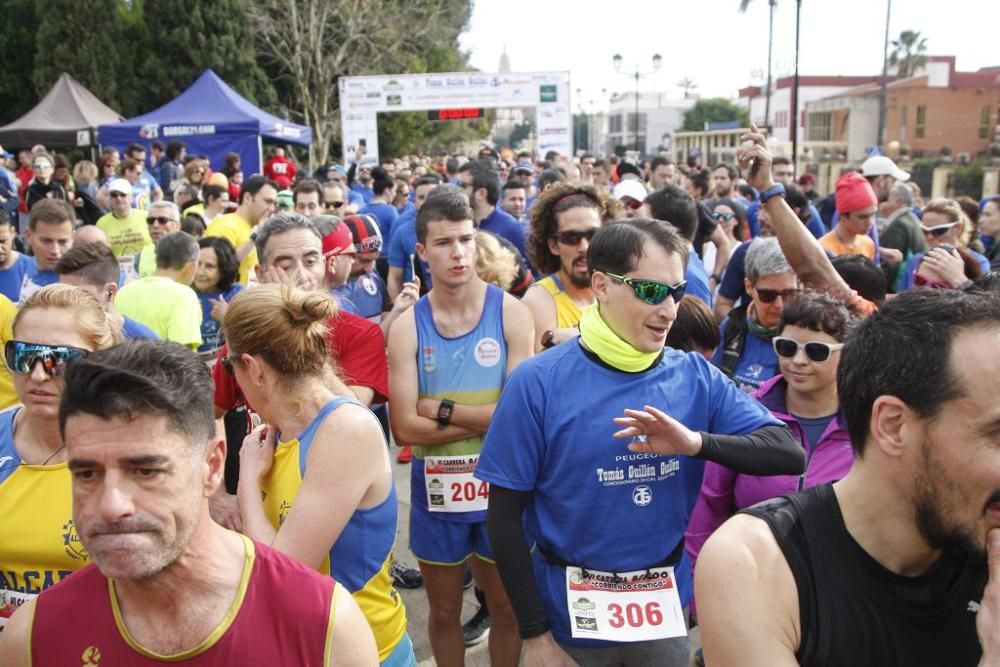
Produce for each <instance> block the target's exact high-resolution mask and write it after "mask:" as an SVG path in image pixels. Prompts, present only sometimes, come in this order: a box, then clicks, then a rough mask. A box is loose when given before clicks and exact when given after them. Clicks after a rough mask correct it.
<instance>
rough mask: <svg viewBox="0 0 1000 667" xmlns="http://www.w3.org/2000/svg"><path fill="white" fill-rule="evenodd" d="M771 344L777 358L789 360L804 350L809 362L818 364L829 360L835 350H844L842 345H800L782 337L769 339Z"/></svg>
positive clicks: (817, 342) (818, 343)
mask: <svg viewBox="0 0 1000 667" xmlns="http://www.w3.org/2000/svg"><path fill="white" fill-rule="evenodd" d="M771 344H772V345H773V346H774V351H775V352H776V353H777V354H778V356H779V357H785V358H786V359H791V358H792V357H794V356H795V355H796V354H798V353H799V350H801V349H803V348H804V349H805V351H806V356H807V357H809V359H810V361H815V362H816V363H818V364H821V363H823V362H824V361H826V360H827V359H829V358H830V355H831V354H833V353H834V352H836V351H837V350H842V349H844V344H843V343H824V342H822V341H818V340H811V341H809V342H806V343H800V342H799V341H797V340H795V339H794V338H785V337H784V336H775V337H774V338H772V339H771Z"/></svg>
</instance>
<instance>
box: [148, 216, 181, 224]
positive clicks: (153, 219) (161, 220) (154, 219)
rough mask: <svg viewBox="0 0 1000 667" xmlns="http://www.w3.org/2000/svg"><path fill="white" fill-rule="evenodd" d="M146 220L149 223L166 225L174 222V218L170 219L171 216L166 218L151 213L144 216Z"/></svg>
mask: <svg viewBox="0 0 1000 667" xmlns="http://www.w3.org/2000/svg"><path fill="white" fill-rule="evenodd" d="M146 222H147V223H148V224H150V225H155V224H160V225H168V224H170V223H171V222H174V220H172V219H171V218H166V217H163V216H160V215H151V216H149V217H147V218H146Z"/></svg>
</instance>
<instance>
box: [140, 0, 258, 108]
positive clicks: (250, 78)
mask: <svg viewBox="0 0 1000 667" xmlns="http://www.w3.org/2000/svg"><path fill="white" fill-rule="evenodd" d="M143 22H144V23H145V25H146V28H147V30H148V32H149V34H150V35H151V36H153V39H152V40H151V43H150V45H149V49H148V50H147V52H146V53H145V54H144V55H145V58H143V59H142V61H141V62H142V64H141V66H140V68H139V72H140V73H141V80H142V82H143V86H142V87H143V89H144V93H145V103H146V107H147V108H153V107H157V106H159V105H161V104H163V103H165V102H168V101H170V100H171V99H173V98H174V97H176V96H177V95H178V94H179V93H181V92H183V91H184V90H185V89H186V88H187V87H188V86H190V85H191V84H192V83H193V82H194V81H195V79H197V78H198V77H199V76H200V75H201V73H202V72H204V71H205V70H206V69H212V70H214V71H215V73H216V74H218V75H219V76H220V77H222V79H224V80H225V81H226V83H228V84H229V85H230V86H232V87H233V88H234V89H236V90H237V91H238V92H239V93H240V94H241V95H244V96H245V97H246V98H247V99H249V100H250V101H251V102H253V103H255V104H257V105H259V106H262V107H266V108H269V109H276V106H277V96H276V95H275V91H274V87H273V86H272V85H271V82H270V81H269V80H268V77H267V75H266V74H265V73H264V70H263V69H262V68H261V67H260V66H259V65H258V64H257V53H256V51H255V50H254V48H253V43H254V42H253V35H252V33H251V31H250V22H249V19H248V16H247V0H211V2H202V1H201V0H152V1H151V2H147V3H146V6H145V7H144V11H143ZM137 62H139V61H137Z"/></svg>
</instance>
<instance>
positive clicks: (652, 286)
mask: <svg viewBox="0 0 1000 667" xmlns="http://www.w3.org/2000/svg"><path fill="white" fill-rule="evenodd" d="M604 275H606V276H607V277H608V278H611V279H612V280H617V281H618V282H620V283H621V284H623V285H628V286H629V287H631V288H632V291H633V292H634V293H635V296H636V298H638V299H639V300H640V301H644V302H645V303H648V304H649V305H651V306H657V305H659V304H661V303H663V302H664V301H665V300H666V298H667V297H668V296H669V297H673V299H674V303H680V300H681V299H683V298H684V293H685V292H686V291H687V281H686V280H682V281H680V282H679V283H677V284H676V285H668V284H666V283H661V282H659V281H656V280H643V279H641V278H626V277H625V276H620V275H618V274H617V273H608V272H607V271H605V272H604Z"/></svg>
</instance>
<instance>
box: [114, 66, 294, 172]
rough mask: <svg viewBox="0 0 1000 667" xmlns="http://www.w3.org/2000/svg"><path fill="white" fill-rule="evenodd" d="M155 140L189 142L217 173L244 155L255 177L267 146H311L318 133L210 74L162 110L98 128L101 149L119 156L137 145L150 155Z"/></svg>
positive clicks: (190, 150)
mask: <svg viewBox="0 0 1000 667" xmlns="http://www.w3.org/2000/svg"><path fill="white" fill-rule="evenodd" d="M154 139H159V140H160V141H162V142H163V143H164V144H166V143H167V142H168V141H171V140H174V139H177V140H179V141H183V142H184V143H185V145H186V146H187V152H188V153H189V154H191V153H195V154H199V155H206V156H208V159H209V161H210V162H211V164H212V168H213V169H215V170H219V169H221V168H222V166H223V164H224V163H225V158H226V153H228V152H229V151H233V152H236V153H239V154H240V161H241V165H242V170H243V173H244V174H246V176H250V174H255V173H260V171H261V142H262V141H268V142H271V143H279V144H297V145H300V146H309V145H310V144H311V143H312V129H311V128H309V127H307V126H305V125H296V124H294V123H290V122H288V121H286V120H282V119H281V118H278V117H276V116H272V115H271V114H269V113H267V112H265V111H262V110H260V109H258V108H257V107H255V106H254V105H253V104H251V103H250V102H249V101H248V100H247V99H246V98H244V97H243V96H242V95H240V94H239V93H237V92H236V91H235V90H233V89H232V88H230V87H229V85H228V84H226V82H225V81H223V80H222V79H220V78H219V76H218V75H217V74H216V73H215V72H213V71H212V70H210V69H207V70H205V71H204V72H203V73H202V75H201V76H200V77H198V80H197V81H195V82H194V83H193V84H191V86H190V87H189V88H188V89H187V90H185V91H184V92H183V93H181V94H180V95H178V96H177V97H176V98H174V99H173V100H171V101H170V102H167V103H166V104H164V105H163V106H162V107H160V108H159V109H156V110H154V111H150V112H149V113H146V114H143V115H141V116H136V117H135V118H129V119H128V120H124V121H122V122H120V123H113V124H110V125H101V126H100V127H99V128H98V141H99V142H100V144H101V146H116V147H117V148H118V149H119V150H124V149H125V147H126V146H127V145H128V144H130V143H133V142H135V143H139V144H143V145H144V146H146V148H147V152H148V150H149V143H150V142H151V141H153V140H154Z"/></svg>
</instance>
